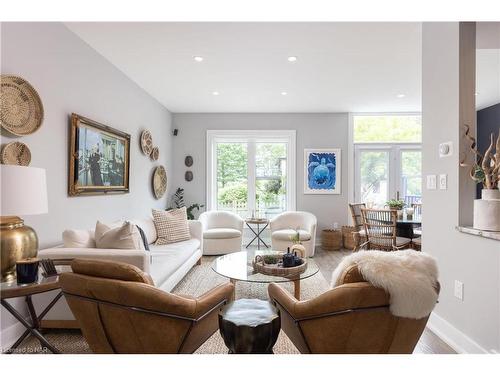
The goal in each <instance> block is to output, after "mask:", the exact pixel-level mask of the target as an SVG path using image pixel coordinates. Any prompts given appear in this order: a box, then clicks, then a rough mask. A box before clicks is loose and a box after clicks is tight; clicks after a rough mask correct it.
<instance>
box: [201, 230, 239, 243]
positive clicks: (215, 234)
mask: <svg viewBox="0 0 500 375" xmlns="http://www.w3.org/2000/svg"><path fill="white" fill-rule="evenodd" d="M240 236H241V232H240V231H239V230H237V229H233V228H214V229H207V230H205V231H203V238H206V239H211V240H212V239H228V238H238V237H240Z"/></svg>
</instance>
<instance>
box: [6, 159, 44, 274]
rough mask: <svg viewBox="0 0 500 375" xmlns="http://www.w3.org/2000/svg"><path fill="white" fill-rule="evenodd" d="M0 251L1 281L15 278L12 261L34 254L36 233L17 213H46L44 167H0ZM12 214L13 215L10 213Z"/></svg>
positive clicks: (14, 267) (35, 251)
mask: <svg viewBox="0 0 500 375" xmlns="http://www.w3.org/2000/svg"><path fill="white" fill-rule="evenodd" d="M0 180H1V182H0V185H1V190H0V193H1V197H2V199H1V207H0V215H1V217H0V252H1V255H2V264H1V269H2V282H3V281H11V280H14V279H15V278H16V262H17V261H18V260H21V259H26V258H33V257H36V255H37V252H38V236H37V235H36V232H35V231H34V230H33V228H31V227H29V226H27V225H24V220H23V219H21V218H20V217H19V216H18V215H22V216H24V215H39V214H44V213H47V211H48V204H47V182H46V177H45V169H42V168H33V167H21V166H17V165H1V166H0ZM14 215H15V216H14Z"/></svg>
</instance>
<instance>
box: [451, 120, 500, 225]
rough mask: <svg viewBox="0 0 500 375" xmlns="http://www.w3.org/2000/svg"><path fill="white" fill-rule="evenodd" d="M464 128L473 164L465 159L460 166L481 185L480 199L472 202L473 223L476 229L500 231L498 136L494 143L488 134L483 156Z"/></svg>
mask: <svg viewBox="0 0 500 375" xmlns="http://www.w3.org/2000/svg"><path fill="white" fill-rule="evenodd" d="M464 127H465V135H464V136H465V138H467V139H468V140H469V141H470V146H469V149H470V152H471V154H472V155H473V156H474V158H475V160H474V162H473V163H471V164H468V163H466V161H465V157H464V159H463V160H461V161H460V166H462V167H467V168H469V169H470V171H469V175H470V177H471V178H472V180H474V181H475V182H476V183H478V184H482V186H483V189H482V190H481V199H475V200H474V221H473V226H474V228H476V229H481V230H489V231H496V232H498V231H500V219H499V218H500V190H499V187H500V134H499V135H498V137H497V139H496V142H495V135H494V134H493V133H491V134H490V144H489V146H488V148H487V149H486V151H485V152H484V155H482V154H481V153H480V152H479V151H478V149H477V143H476V139H475V138H474V137H472V136H471V135H470V134H469V131H470V128H469V126H467V125H464Z"/></svg>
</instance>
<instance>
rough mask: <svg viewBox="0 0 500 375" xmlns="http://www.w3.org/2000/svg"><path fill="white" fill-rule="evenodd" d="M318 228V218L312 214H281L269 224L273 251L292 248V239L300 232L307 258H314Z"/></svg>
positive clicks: (294, 212) (290, 212)
mask: <svg viewBox="0 0 500 375" xmlns="http://www.w3.org/2000/svg"><path fill="white" fill-rule="evenodd" d="M316 226H317V220H316V216H314V215H313V214H311V213H310V212H304V211H289V212H283V213H282V214H279V215H278V216H276V217H274V218H273V219H271V220H270V222H269V228H270V230H271V243H272V247H273V250H279V251H283V250H286V248H287V247H290V246H292V244H293V243H292V240H291V239H290V237H291V236H293V235H294V234H295V233H296V231H298V232H299V238H300V241H301V242H302V245H303V246H304V247H305V248H306V256H308V257H311V256H313V255H314V247H315V245H316Z"/></svg>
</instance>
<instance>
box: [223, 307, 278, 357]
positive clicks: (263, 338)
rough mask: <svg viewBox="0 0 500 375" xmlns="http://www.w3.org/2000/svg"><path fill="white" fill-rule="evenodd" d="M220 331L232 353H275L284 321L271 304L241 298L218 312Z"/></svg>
mask: <svg viewBox="0 0 500 375" xmlns="http://www.w3.org/2000/svg"><path fill="white" fill-rule="evenodd" d="M219 329H220V333H221V335H222V338H223V339H224V343H225V344H226V346H227V347H228V348H229V354H251V353H255V354H273V346H274V344H275V343H276V340H277V339H278V335H279V333H280V329H281V320H280V316H279V311H278V309H277V308H276V307H275V306H273V305H272V304H271V302H269V301H263V300H260V299H239V300H236V301H234V302H231V303H230V304H228V305H226V306H225V307H224V308H223V309H222V310H221V311H220V312H219Z"/></svg>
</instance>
